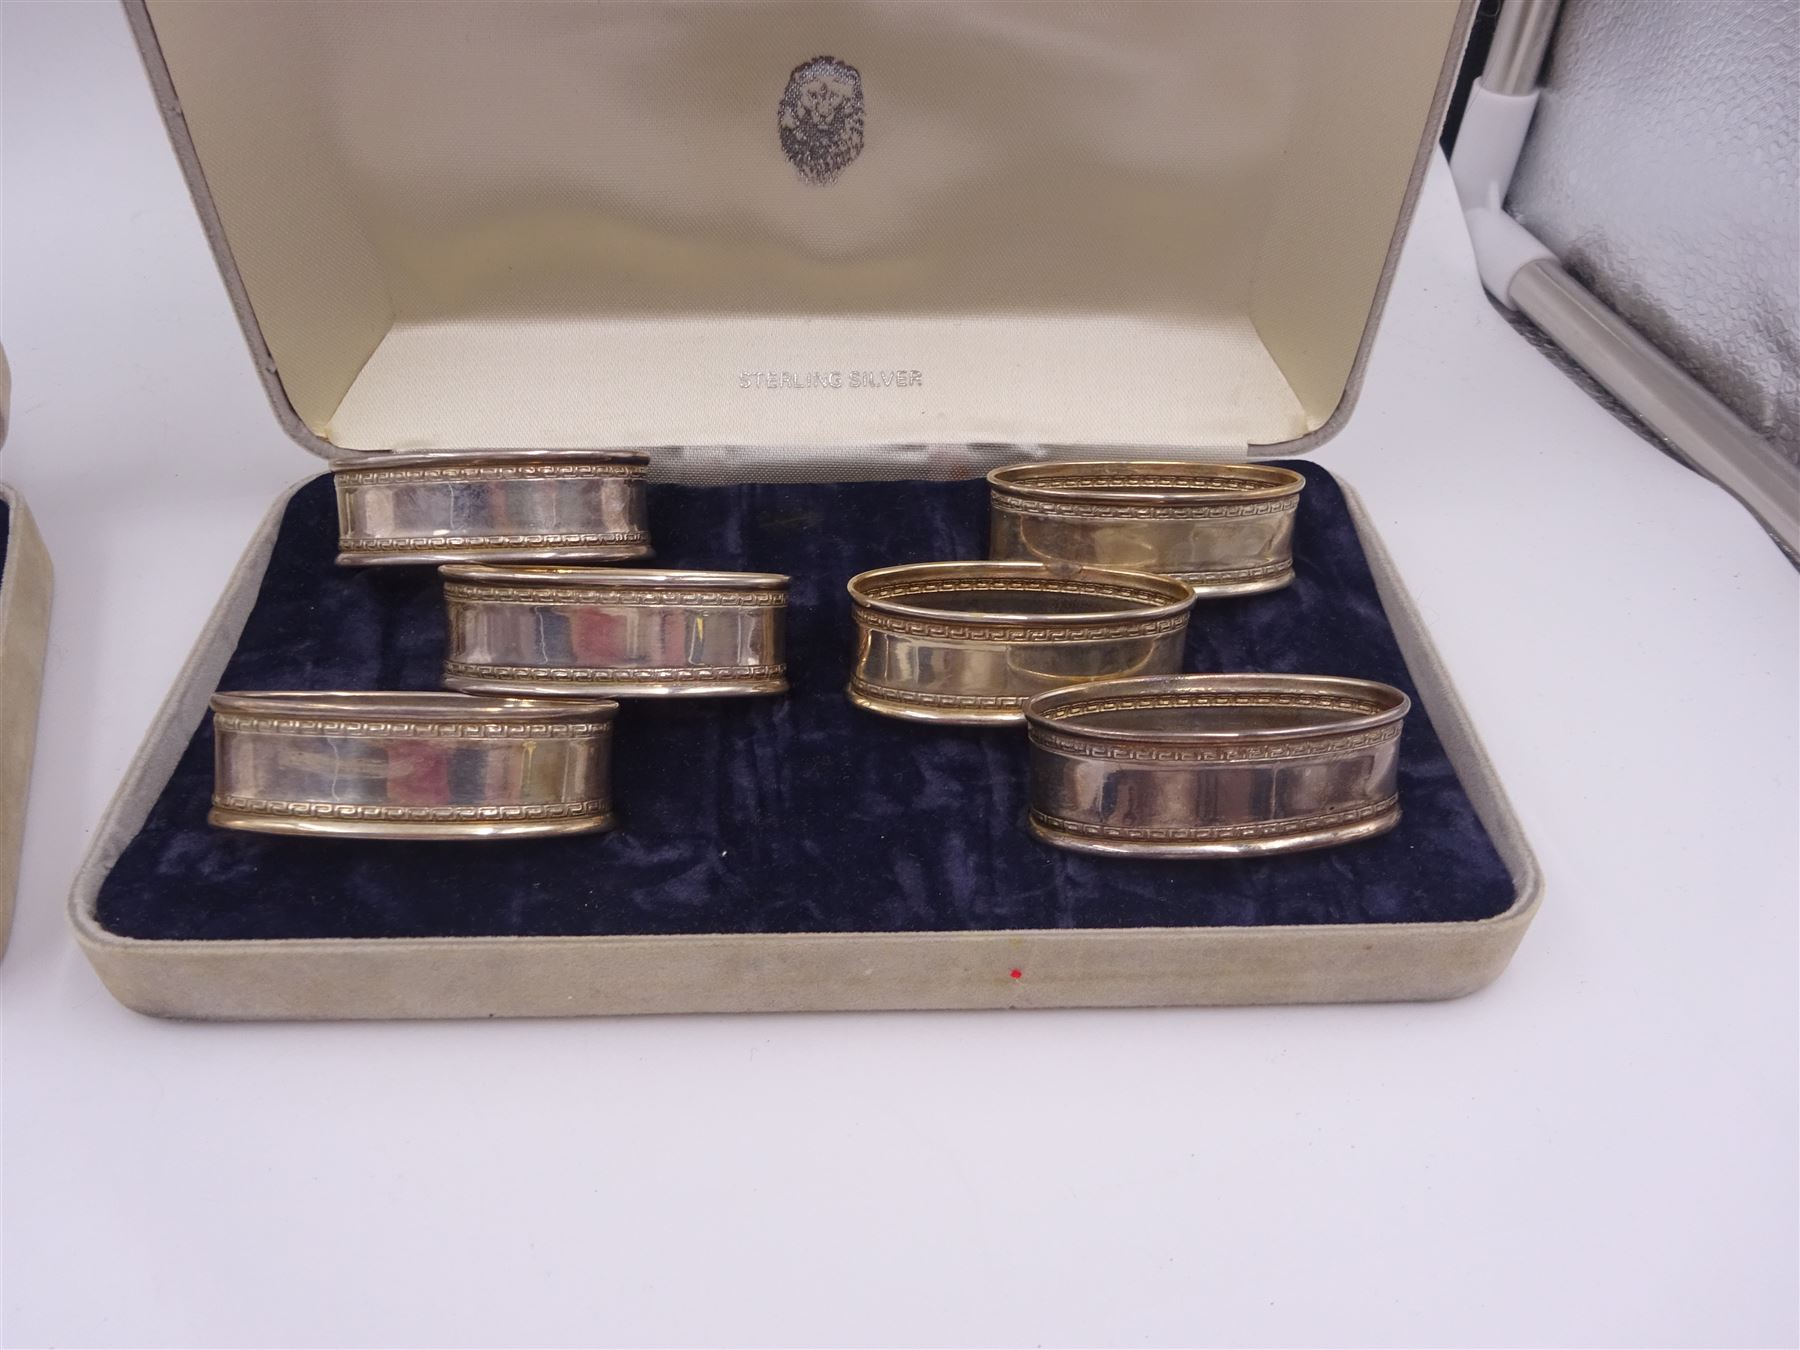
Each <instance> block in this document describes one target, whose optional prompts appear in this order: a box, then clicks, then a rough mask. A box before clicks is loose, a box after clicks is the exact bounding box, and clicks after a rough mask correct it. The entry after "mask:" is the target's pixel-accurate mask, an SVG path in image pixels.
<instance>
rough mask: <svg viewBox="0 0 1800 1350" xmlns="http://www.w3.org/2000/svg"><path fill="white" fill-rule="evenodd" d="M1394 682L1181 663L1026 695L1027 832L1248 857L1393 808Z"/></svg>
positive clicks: (1379, 824)
mask: <svg viewBox="0 0 1800 1350" xmlns="http://www.w3.org/2000/svg"><path fill="white" fill-rule="evenodd" d="M1411 706H1412V704H1411V701H1410V700H1409V699H1408V698H1407V696H1406V695H1405V694H1403V693H1402V692H1401V691H1400V690H1398V689H1395V688H1394V687H1393V686H1392V685H1386V684H1377V683H1375V682H1374V681H1371V680H1348V679H1336V678H1333V677H1329V676H1314V675H1175V676H1169V677H1166V678H1162V679H1141V680H1113V681H1107V682H1104V683H1100V684H1087V685H1081V686H1079V687H1077V688H1072V689H1059V690H1057V691H1055V692H1054V693H1049V694H1045V695H1043V696H1042V697H1040V698H1035V699H1033V700H1032V701H1031V702H1030V703H1028V704H1027V705H1026V707H1025V719H1026V723H1027V726H1028V728H1029V733H1030V738H1031V830H1032V833H1034V834H1036V835H1037V836H1038V837H1039V838H1040V839H1044V840H1047V841H1048V842H1050V843H1052V844H1056V845H1058V846H1060V847H1062V848H1069V849H1075V850H1078V851H1080V852H1083V853H1111V854H1126V855H1133V856H1137V857H1150V858H1193V857H1201V858H1204V857H1241V856H1244V855H1248V854H1258V853H1285V852H1289V851H1293V850H1298V849H1309V848H1323V847H1325V846H1326V845H1329V844H1344V843H1349V842H1350V841H1351V840H1354V839H1366V838H1368V837H1370V836H1371V835H1377V834H1380V833H1382V832H1383V831H1384V830H1389V829H1392V828H1393V827H1394V825H1395V824H1397V823H1398V822H1399V819H1400V799H1399V796H1398V791H1397V788H1396V772H1397V767H1398V764H1399V755H1400V730H1401V726H1402V723H1403V722H1404V720H1405V717H1406V713H1407V710H1408V709H1409V708H1410V707H1411Z"/></svg>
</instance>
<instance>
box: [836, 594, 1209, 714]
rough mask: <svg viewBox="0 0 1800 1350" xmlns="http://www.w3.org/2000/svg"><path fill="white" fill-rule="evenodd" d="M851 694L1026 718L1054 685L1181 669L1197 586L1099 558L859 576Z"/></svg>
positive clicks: (907, 708)
mask: <svg viewBox="0 0 1800 1350" xmlns="http://www.w3.org/2000/svg"><path fill="white" fill-rule="evenodd" d="M849 590H850V598H851V602H852V611H851V612H852V615H853V617H854V618H855V620H856V629H857V646H856V661H855V666H854V669H853V671H852V674H851V679H850V690H849V693H850V701H851V702H853V703H855V704H856V705H857V706H858V707H860V708H866V709H868V710H869V711H870V712H878V713H883V714H885V715H887V716H889V717H903V718H909V719H912V720H914V721H920V722H956V723H976V724H978V723H984V722H1018V721H1021V720H1023V717H1024V714H1023V713H1022V712H1021V711H1020V709H1021V707H1022V706H1023V704H1024V702H1025V700H1026V699H1028V698H1030V697H1031V696H1032V695H1033V694H1039V693H1042V692H1044V691H1045V690H1047V689H1057V688H1061V687H1062V686H1063V685H1067V684H1074V683H1078V682H1081V681H1085V680H1099V679H1107V678H1116V677H1119V676H1123V675H1147V674H1163V673H1166V672H1170V671H1174V670H1177V669H1179V667H1180V665H1181V649H1182V643H1183V641H1184V639H1185V637H1186V634H1187V622H1188V611H1189V610H1190V609H1192V608H1193V604H1194V592H1193V590H1192V589H1191V588H1190V587H1189V586H1188V585H1187V584H1186V583H1184V582H1180V581H1176V580H1174V579H1173V578H1170V577H1158V576H1149V575H1147V574H1145V573H1141V572H1121V571H1115V570H1108V569H1105V568H1099V567H1071V566H1068V565H1061V566H1055V567H1049V566H1045V565H1043V564H1040V563H1026V562H961V563H921V564H917V565H913V566H908V567H884V568H881V569H879V570H877V571H873V572H864V573H862V574H861V575H860V576H856V577H852V578H851V580H850V586H849Z"/></svg>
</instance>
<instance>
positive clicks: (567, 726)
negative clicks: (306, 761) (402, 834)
mask: <svg viewBox="0 0 1800 1350" xmlns="http://www.w3.org/2000/svg"><path fill="white" fill-rule="evenodd" d="M213 726H214V727H215V728H216V729H217V730H220V731H235V732H242V733H248V734H250V735H259V736H347V737H350V738H352V739H355V740H385V739H388V738H393V737H406V738H419V737H429V738H440V739H445V740H462V741H516V740H571V741H572V740H581V739H583V738H585V737H588V736H604V735H606V734H607V733H609V732H610V731H611V730H612V723H611V722H363V721H356V722H351V721H333V720H328V719H325V718H311V717H250V716H246V715H245V714H243V713H214V714H213Z"/></svg>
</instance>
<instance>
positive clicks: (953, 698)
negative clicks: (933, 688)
mask: <svg viewBox="0 0 1800 1350" xmlns="http://www.w3.org/2000/svg"><path fill="white" fill-rule="evenodd" d="M850 687H851V689H853V690H854V691H855V692H857V693H859V694H867V695H868V696H869V697H870V698H878V699H882V700H884V701H885V702H888V703H910V704H912V705H913V706H915V707H919V708H1012V709H1017V708H1022V707H1024V706H1025V700H1026V699H1028V698H1030V697H1031V695H1030V694H1009V695H1006V696H1004V697H1001V696H996V695H985V694H925V693H921V692H919V691H918V690H916V689H890V688H888V687H886V686H885V685H879V684H870V683H869V682H868V681H867V680H861V679H854V678H853V679H852V680H851V681H850Z"/></svg>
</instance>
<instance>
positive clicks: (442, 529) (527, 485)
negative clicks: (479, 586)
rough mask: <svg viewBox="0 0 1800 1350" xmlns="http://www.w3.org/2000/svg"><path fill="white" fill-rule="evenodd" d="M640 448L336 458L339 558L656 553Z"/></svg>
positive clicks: (614, 557)
mask: <svg viewBox="0 0 1800 1350" xmlns="http://www.w3.org/2000/svg"><path fill="white" fill-rule="evenodd" d="M649 463H650V457H649V456H648V455H646V454H643V453H641V452H638V451H634V450H506V451H487V452H470V451H461V450H416V451H396V452H393V453H384V454H378V455H359V456H358V457H357V458H355V459H341V460H338V461H336V462H335V463H334V464H333V465H332V478H333V481H334V482H335V484H336V487H337V503H338V559H337V560H338V562H339V563H340V564H341V565H343V566H347V567H362V566H369V565H386V564H402V565H409V566H417V565H421V564H437V563H446V562H482V561H487V562H607V561H620V562H622V561H628V560H630V559H633V558H647V557H649V556H650V532H649V527H648V525H647V524H646V519H647V517H646V508H645V501H644V494H645V486H646V484H647V482H648V477H649V469H648V465H649Z"/></svg>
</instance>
